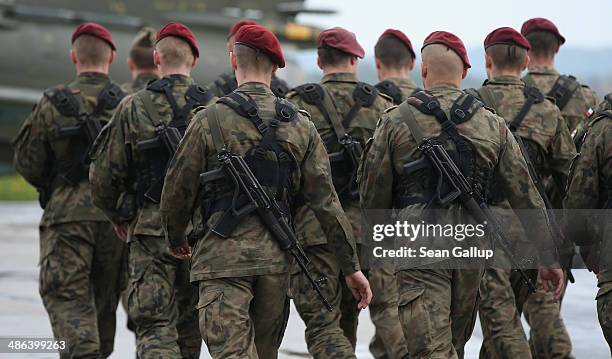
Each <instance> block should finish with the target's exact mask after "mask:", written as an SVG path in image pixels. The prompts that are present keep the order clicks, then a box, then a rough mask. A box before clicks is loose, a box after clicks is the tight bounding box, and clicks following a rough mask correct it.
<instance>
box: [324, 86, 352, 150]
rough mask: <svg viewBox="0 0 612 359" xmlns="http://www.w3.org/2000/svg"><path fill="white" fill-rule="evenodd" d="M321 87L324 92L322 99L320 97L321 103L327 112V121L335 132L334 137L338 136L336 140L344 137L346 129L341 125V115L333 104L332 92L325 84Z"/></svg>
mask: <svg viewBox="0 0 612 359" xmlns="http://www.w3.org/2000/svg"><path fill="white" fill-rule="evenodd" d="M321 87H323V90H324V92H325V95H324V96H323V99H321V105H323V108H324V110H325V112H327V114H328V116H329V121H330V122H331V125H332V127H333V128H334V133H336V137H337V138H338V141H340V140H341V139H344V138H345V137H346V129H345V128H344V126H343V125H342V117H340V114H339V113H338V109H337V108H336V105H334V103H333V102H332V94H331V93H330V92H329V90H328V89H327V88H326V87H325V86H321Z"/></svg>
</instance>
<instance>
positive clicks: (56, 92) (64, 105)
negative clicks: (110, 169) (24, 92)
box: [45, 82, 126, 191]
mask: <svg viewBox="0 0 612 359" xmlns="http://www.w3.org/2000/svg"><path fill="white" fill-rule="evenodd" d="M125 95H126V93H125V92H123V91H122V90H121V87H119V85H117V84H115V83H112V82H109V83H108V84H107V85H106V86H105V87H104V88H103V89H102V91H101V92H100V93H99V94H98V97H97V103H96V106H95V108H94V109H93V111H92V112H87V111H86V110H85V104H84V99H83V97H82V96H81V95H78V94H75V93H73V92H72V90H71V89H70V88H68V87H65V86H59V87H55V88H53V89H51V90H48V91H45V97H46V98H47V99H48V100H49V102H51V104H52V105H53V106H54V107H55V109H56V110H57V111H58V112H59V113H60V115H62V116H64V117H69V118H74V119H75V120H76V125H74V126H68V127H61V128H60V129H59V131H58V135H59V136H58V137H59V139H60V140H63V141H68V142H69V145H68V148H69V149H70V152H69V156H68V157H59V158H57V159H56V160H55V161H54V163H53V165H52V170H51V176H49V183H48V185H47V187H49V189H51V191H52V189H53V188H55V187H56V186H58V185H69V186H75V185H77V184H79V183H80V182H82V181H87V180H88V177H89V164H90V162H91V159H90V157H89V151H90V149H91V146H92V145H93V143H94V141H95V140H96V138H97V137H98V134H99V133H100V131H101V130H102V127H103V126H104V125H105V124H106V122H107V121H106V120H105V119H103V118H102V116H103V114H104V112H105V111H109V110H113V109H115V108H116V107H117V105H118V104H119V102H121V100H122V99H123V98H124V97H125Z"/></svg>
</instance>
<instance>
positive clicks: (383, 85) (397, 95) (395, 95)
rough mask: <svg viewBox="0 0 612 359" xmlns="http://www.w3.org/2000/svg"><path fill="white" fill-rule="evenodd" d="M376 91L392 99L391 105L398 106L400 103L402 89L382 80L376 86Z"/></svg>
mask: <svg viewBox="0 0 612 359" xmlns="http://www.w3.org/2000/svg"><path fill="white" fill-rule="evenodd" d="M374 87H376V89H377V90H378V91H380V92H382V93H384V94H385V95H387V96H389V97H391V98H392V99H393V103H394V104H396V105H399V104H400V103H402V95H403V94H402V89H400V88H399V87H398V86H397V85H396V84H394V83H393V82H391V81H389V80H383V81H381V82H379V83H377V84H376V85H374Z"/></svg>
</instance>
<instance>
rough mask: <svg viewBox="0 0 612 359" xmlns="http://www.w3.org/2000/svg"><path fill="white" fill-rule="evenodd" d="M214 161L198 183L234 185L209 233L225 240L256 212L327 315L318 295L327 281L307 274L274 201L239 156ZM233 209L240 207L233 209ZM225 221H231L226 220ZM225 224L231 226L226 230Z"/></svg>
mask: <svg viewBox="0 0 612 359" xmlns="http://www.w3.org/2000/svg"><path fill="white" fill-rule="evenodd" d="M218 158H219V163H221V168H219V169H216V170H212V171H209V172H205V173H202V174H200V181H201V183H202V184H205V183H207V182H210V181H215V180H219V179H223V178H227V176H229V178H230V179H231V180H232V182H234V193H233V197H232V201H231V206H230V208H228V209H227V210H226V211H225V213H224V214H223V216H222V217H221V219H220V220H219V221H218V222H217V223H216V224H215V225H214V226H213V228H212V229H211V230H212V231H213V232H214V233H216V234H218V235H220V236H221V237H223V238H227V237H228V236H230V235H231V231H232V230H233V228H235V226H234V224H236V225H237V224H238V223H237V222H238V221H239V220H240V218H242V217H243V216H245V215H248V214H250V213H253V212H256V213H257V215H258V216H259V218H260V219H261V221H262V222H263V223H264V225H265V226H266V227H267V228H268V230H270V232H271V233H272V236H273V237H274V239H275V240H276V242H277V243H278V245H279V246H280V248H281V249H282V250H283V251H289V253H290V254H291V255H292V256H293V258H295V260H296V262H297V264H298V265H299V266H300V269H301V270H302V272H303V273H304V275H305V276H306V278H307V279H308V281H309V282H310V283H311V284H312V287H313V288H314V290H315V291H316V292H317V295H318V296H319V299H321V301H322V302H323V304H324V305H325V307H326V308H327V309H328V310H329V311H331V310H332V309H333V307H332V305H331V304H330V303H329V301H328V300H327V298H326V297H325V295H323V292H322V291H321V283H322V282H324V281H325V280H326V279H327V278H325V277H322V278H319V279H316V280H315V279H314V278H313V276H312V273H310V271H309V270H308V265H309V264H310V260H309V259H308V257H307V256H306V254H305V253H304V250H303V249H302V247H301V246H300V244H299V243H298V240H297V238H296V236H295V233H293V229H292V228H291V226H290V225H289V224H288V223H287V220H286V219H285V217H284V214H283V212H282V210H281V209H280V207H279V206H278V204H277V203H276V201H275V200H273V199H271V198H270V197H269V196H268V194H267V193H266V191H265V190H264V189H263V187H262V186H261V184H260V183H259V180H258V179H257V177H255V175H254V174H253V172H252V171H251V169H250V168H249V166H248V165H247V163H246V162H245V160H244V159H243V158H242V157H241V156H237V155H234V154H231V153H230V152H228V151H224V152H220V153H219V155H218ZM237 206H240V207H239V208H236V207H237ZM228 217H231V218H229V220H228ZM227 223H231V224H232V225H230V226H228V225H227Z"/></svg>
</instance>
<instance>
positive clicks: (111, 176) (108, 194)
mask: <svg viewBox="0 0 612 359" xmlns="http://www.w3.org/2000/svg"><path fill="white" fill-rule="evenodd" d="M166 79H168V81H169V82H170V84H171V87H172V94H173V96H174V98H175V99H176V101H177V104H178V106H179V107H182V106H184V105H185V102H186V100H185V93H186V91H187V89H188V87H189V86H190V85H192V84H193V80H192V79H191V78H190V77H187V76H183V75H171V76H167V77H166ZM141 96H150V97H151V99H152V101H153V104H154V105H155V108H156V109H157V110H158V111H159V115H160V116H161V117H160V118H161V119H162V120H163V121H165V123H169V122H170V121H171V120H172V109H171V107H170V104H169V103H168V101H167V99H166V97H165V95H164V94H162V93H156V92H152V91H149V90H143V91H141V92H138V93H136V94H135V95H132V96H129V97H128V98H126V99H125V100H124V101H123V102H122V103H121V104H120V105H119V107H118V108H117V111H116V113H115V115H114V116H113V118H112V119H111V121H110V123H109V124H108V125H107V126H106V127H105V128H104V130H103V131H102V133H101V134H100V136H99V137H98V140H97V141H96V146H95V148H94V149H93V150H92V166H91V169H90V179H91V183H92V193H93V198H94V203H95V204H96V205H97V206H98V207H99V208H100V209H102V210H103V211H104V212H105V214H106V215H107V217H108V218H109V219H111V221H113V222H114V223H115V224H119V223H121V221H123V219H122V214H121V213H120V211H119V199H120V198H122V195H123V194H124V193H135V192H136V186H137V183H136V177H135V173H134V171H135V169H136V168H138V164H139V161H144V160H145V159H144V158H143V154H142V153H141V152H139V150H138V146H137V144H138V142H140V141H144V140H148V139H150V138H154V137H155V136H156V132H155V125H154V123H153V122H152V119H151V115H150V114H149V113H148V112H147V110H146V109H145V105H144V103H143V100H142V97H141ZM188 120H189V118H188ZM162 233H163V231H162V226H161V221H160V214H159V205H158V204H155V203H153V202H151V201H148V200H146V201H144V203H143V204H142V207H140V208H138V211H137V213H136V217H135V218H134V219H133V220H132V221H131V223H130V229H129V238H128V239H129V242H130V258H129V266H130V268H131V269H130V271H129V284H128V289H127V290H128V309H129V310H128V311H129V314H130V317H132V319H133V321H134V324H135V326H136V335H137V350H138V355H139V356H140V357H147V356H148V355H151V356H153V357H158V356H161V357H173V355H172V353H179V352H181V353H184V352H188V353H190V354H189V356H190V357H191V356H196V354H197V355H199V350H200V349H199V348H200V345H199V340H198V344H197V345H195V344H193V345H191V344H189V343H190V342H191V341H193V338H194V337H199V335H198V326H197V318H196V313H195V302H194V303H192V304H191V305H187V306H183V307H182V308H181V309H177V307H179V306H181V305H183V304H184V303H182V302H184V301H186V300H182V299H181V298H188V297H191V298H195V295H196V294H195V291H196V290H197V288H195V287H190V286H189V285H188V284H185V283H186V282H188V279H187V278H188V275H189V274H188V265H187V262H186V261H183V262H180V261H175V260H173V259H172V258H171V257H170V254H168V253H167V251H166V248H167V242H166V241H165V240H164V237H163V235H162ZM134 240H135V241H136V242H133V241H134ZM175 278H184V280H183V282H185V283H182V282H179V281H176V280H175ZM152 293H157V294H159V295H156V296H152ZM167 293H175V294H174V295H166V294H167ZM162 297H163V298H162ZM138 298H149V300H150V301H146V302H144V303H142V300H141V301H138V300H137V299H138ZM194 300H195V299H194ZM183 310H187V313H183ZM168 313H178V314H176V315H173V317H170V316H168V315H167V314H168ZM177 316H178V319H177ZM183 318H185V319H183ZM167 325H169V326H170V327H166V326H167ZM172 326H174V327H172ZM177 332H178V339H177V338H176V335H177ZM155 353H161V354H160V355H156V354H155Z"/></svg>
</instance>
